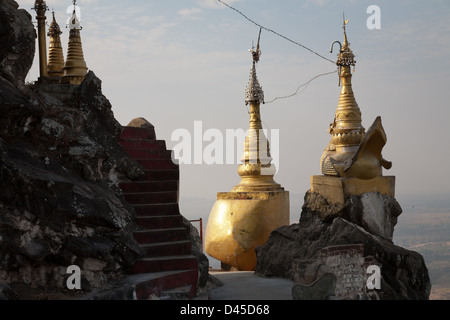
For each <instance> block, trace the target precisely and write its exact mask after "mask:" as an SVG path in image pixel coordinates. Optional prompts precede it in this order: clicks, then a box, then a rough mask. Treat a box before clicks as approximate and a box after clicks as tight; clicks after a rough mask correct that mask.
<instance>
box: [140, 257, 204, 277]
mask: <svg viewBox="0 0 450 320" xmlns="http://www.w3.org/2000/svg"><path fill="white" fill-rule="evenodd" d="M196 268H198V261H197V258H195V257H194V256H192V255H182V256H167V257H154V258H143V259H140V260H138V261H136V263H135V264H134V266H133V267H132V268H131V273H134V274H136V273H148V272H161V271H171V270H190V269H196Z"/></svg>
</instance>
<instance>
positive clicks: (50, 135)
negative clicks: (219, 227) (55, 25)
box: [0, 0, 143, 298]
mask: <svg viewBox="0 0 450 320" xmlns="http://www.w3.org/2000/svg"><path fill="white" fill-rule="evenodd" d="M0 43H1V46H0V114H1V116H0V190H1V192H0V284H1V285H2V290H1V292H0V293H1V294H0V297H1V295H3V296H5V295H9V297H13V298H16V297H19V298H20V297H21V296H22V297H23V295H21V292H24V290H23V288H29V289H30V290H31V289H33V288H34V289H38V290H39V291H40V292H41V293H42V294H43V293H44V292H46V291H54V292H64V290H66V291H65V293H66V294H71V292H68V291H67V288H66V280H67V278H68V276H69V275H68V274H67V268H68V267H69V266H71V265H77V266H79V267H80V268H81V270H82V273H81V277H82V291H83V292H86V291H90V289H95V288H98V287H100V286H102V285H103V284H104V283H106V282H108V281H112V280H115V279H118V278H120V277H122V276H123V275H124V274H126V272H127V270H128V269H129V268H130V267H131V266H132V264H133V263H134V261H135V260H136V258H137V257H138V256H139V255H140V251H139V247H138V246H137V243H136V242H135V240H134V238H133V230H135V228H136V225H135V222H134V211H133V209H132V208H131V207H130V206H129V205H128V204H127V203H126V202H125V200H124V199H123V196H122V193H121V190H120V188H119V187H118V183H119V181H127V180H130V179H135V178H137V177H139V176H140V175H142V174H143V170H142V167H141V166H140V165H139V164H138V163H137V162H135V161H134V160H132V159H130V158H129V156H128V155H127V154H126V153H125V152H124V151H123V149H122V147H121V146H120V145H119V143H118V139H119V135H120V133H121V130H122V127H121V125H120V124H119V123H118V122H117V121H116V120H115V119H114V115H113V112H112V110H111V104H110V103H109V101H108V100H107V99H106V98H105V96H104V95H103V94H102V91H101V81H100V80H99V79H98V78H97V77H96V76H95V74H94V73H93V72H89V73H88V74H87V75H86V77H85V79H84V81H83V83H82V84H81V85H80V86H71V85H56V86H55V85H52V84H45V83H36V84H34V85H25V83H24V79H25V77H26V74H27V72H28V71H29V69H30V67H31V64H32V61H33V57H34V49H35V48H34V46H35V44H34V43H35V31H34V28H33V25H32V22H31V17H30V16H29V14H28V13H26V11H25V10H19V9H18V5H17V3H16V2H15V1H11V0H7V1H2V2H1V3H0ZM19 288H21V289H20V290H21V292H18V290H19ZM14 292H16V294H14ZM6 293H8V294H6ZM41 296H42V297H44V296H43V295H41ZM6 298H8V297H6Z"/></svg>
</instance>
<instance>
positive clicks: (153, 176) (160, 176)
mask: <svg viewBox="0 0 450 320" xmlns="http://www.w3.org/2000/svg"><path fill="white" fill-rule="evenodd" d="M143 179H145V181H168V180H177V181H179V180H180V170H179V168H177V169H169V170H146V171H145V177H144V178H143Z"/></svg>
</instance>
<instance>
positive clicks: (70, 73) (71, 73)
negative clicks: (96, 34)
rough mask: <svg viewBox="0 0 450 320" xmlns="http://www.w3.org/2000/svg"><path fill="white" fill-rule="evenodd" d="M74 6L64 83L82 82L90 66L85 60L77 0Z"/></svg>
mask: <svg viewBox="0 0 450 320" xmlns="http://www.w3.org/2000/svg"><path fill="white" fill-rule="evenodd" d="M73 4H74V8H73V13H72V17H71V18H70V24H69V28H70V35H69V48H68V51H67V60H66V64H65V66H64V75H63V78H62V80H61V82H62V83H70V84H81V82H82V81H83V79H84V77H85V76H86V73H87V71H88V68H87V66H86V61H84V54H83V46H82V43H81V35H80V30H81V29H82V28H81V24H80V20H79V19H78V17H77V14H76V10H75V8H76V0H74V1H73Z"/></svg>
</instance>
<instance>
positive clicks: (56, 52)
mask: <svg viewBox="0 0 450 320" xmlns="http://www.w3.org/2000/svg"><path fill="white" fill-rule="evenodd" d="M52 14H53V21H52V23H51V24H50V28H49V30H48V34H47V35H48V36H49V37H50V44H49V50H48V75H49V76H50V77H62V76H63V75H64V70H63V68H64V54H63V49H62V45H61V38H60V35H61V34H62V32H61V28H60V27H59V25H58V23H57V22H56V18H55V11H53V12H52Z"/></svg>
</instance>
